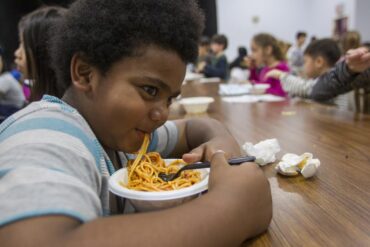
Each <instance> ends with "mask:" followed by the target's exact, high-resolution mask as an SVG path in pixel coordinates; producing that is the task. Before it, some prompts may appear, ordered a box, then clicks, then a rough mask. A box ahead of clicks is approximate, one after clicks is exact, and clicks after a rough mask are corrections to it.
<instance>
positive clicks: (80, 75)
mask: <svg viewBox="0 0 370 247" xmlns="http://www.w3.org/2000/svg"><path fill="white" fill-rule="evenodd" d="M70 70H71V79H72V84H73V86H74V87H75V88H76V89H78V90H81V91H83V92H88V91H90V90H91V89H92V84H91V80H92V74H93V67H92V66H91V64H90V63H88V62H87V60H86V59H85V58H84V57H83V56H82V55H81V54H74V55H73V57H72V59H71V68H70Z"/></svg>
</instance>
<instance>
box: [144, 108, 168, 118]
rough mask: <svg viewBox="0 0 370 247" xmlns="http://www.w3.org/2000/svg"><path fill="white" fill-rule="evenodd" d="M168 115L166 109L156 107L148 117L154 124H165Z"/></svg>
mask: <svg viewBox="0 0 370 247" xmlns="http://www.w3.org/2000/svg"><path fill="white" fill-rule="evenodd" d="M168 114H169V109H168V107H158V108H154V109H153V110H151V111H150V113H149V117H150V119H151V120H153V121H154V122H165V121H167V118H168Z"/></svg>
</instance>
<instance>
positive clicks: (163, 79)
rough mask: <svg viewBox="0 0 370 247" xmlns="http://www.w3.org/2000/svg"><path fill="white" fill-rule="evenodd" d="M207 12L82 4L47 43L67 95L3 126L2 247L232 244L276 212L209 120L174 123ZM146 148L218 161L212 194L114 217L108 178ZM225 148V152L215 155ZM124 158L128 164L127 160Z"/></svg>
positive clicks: (182, 3)
mask: <svg viewBox="0 0 370 247" xmlns="http://www.w3.org/2000/svg"><path fill="white" fill-rule="evenodd" d="M202 25H203V16H202V14H201V13H200V11H199V9H198V7H197V5H196V4H195V2H194V1H189V0H170V1H169V0H150V1H149V0H104V1H101V0H77V1H75V2H74V3H73V4H72V5H71V7H70V9H69V10H68V13H67V15H66V17H65V19H64V20H63V22H62V23H61V25H60V26H59V27H58V29H57V30H55V34H54V40H53V42H52V44H51V54H52V59H53V66H54V68H55V71H56V74H57V77H58V86H59V87H60V89H61V90H64V96H63V97H62V98H61V99H58V98H55V97H52V96H48V95H45V96H44V97H43V99H42V100H41V101H39V102H34V103H32V104H31V105H29V106H28V107H26V108H25V109H23V110H22V111H20V112H18V113H16V114H15V115H13V116H11V117H10V118H8V119H7V120H6V121H5V122H4V123H3V124H2V125H1V127H0V188H1V189H0V242H1V243H2V246H3V247H6V246H62V245H63V246H90V247H91V246H104V245H106V246H122V245H124V246H193V245H198V246H216V245H217V246H234V245H238V244H240V243H241V242H242V241H243V240H244V239H246V238H248V237H251V236H254V235H256V234H258V233H260V232H262V231H264V230H265V229H266V228H267V226H268V224H269V222H270V219H271V213H272V212H271V211H272V209H271V194H270V189H269V185H268V182H267V180H266V178H265V177H264V175H263V173H262V171H261V170H260V169H259V168H258V167H257V166H256V165H255V164H251V163H250V164H244V165H241V166H237V167H236V166H234V167H231V166H229V165H228V164H227V162H226V158H228V157H231V156H238V155H240V153H239V147H238V144H237V143H236V141H235V140H234V139H233V138H232V137H231V136H230V134H229V133H228V132H227V131H226V130H225V129H224V128H223V127H222V125H221V124H220V123H218V122H217V121H215V120H210V119H208V120H207V119H191V120H180V121H174V122H167V117H168V107H169V105H170V103H171V99H172V98H173V97H176V96H177V95H178V94H179V93H180V88H181V83H182V81H183V78H184V74H185V67H186V63H187V62H190V61H193V60H194V59H195V58H196V53H197V43H198V38H199V35H200V33H201V31H202ZM148 133H150V134H151V143H150V146H149V149H150V150H153V151H158V152H160V153H161V155H162V156H169V157H182V158H183V159H184V160H185V161H186V162H194V161H198V160H211V164H212V166H211V173H210V180H209V192H208V193H207V194H205V195H203V196H202V197H200V198H197V199H194V200H192V201H191V202H188V203H185V204H183V205H181V206H179V207H175V208H171V209H166V210H163V211H157V212H151V213H143V214H131V215H122V214H119V215H118V214H116V215H113V212H112V209H113V208H115V206H116V201H115V200H114V198H110V199H112V200H109V197H108V188H107V180H108V178H109V176H110V174H112V173H113V172H114V171H115V170H116V169H119V168H120V167H121V166H122V165H125V164H124V163H125V162H126V160H125V157H124V156H125V155H119V154H118V151H121V152H123V153H132V152H135V151H137V150H138V149H139V148H140V145H141V144H142V142H143V139H144V136H145V135H146V134H148ZM217 150H223V152H221V151H217ZM121 161H122V163H123V164H120V162H121Z"/></svg>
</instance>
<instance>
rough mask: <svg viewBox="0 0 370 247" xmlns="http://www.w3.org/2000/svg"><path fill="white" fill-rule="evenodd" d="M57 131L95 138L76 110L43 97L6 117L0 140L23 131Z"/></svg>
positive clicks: (0, 130) (50, 97)
mask: <svg viewBox="0 0 370 247" xmlns="http://www.w3.org/2000/svg"><path fill="white" fill-rule="evenodd" d="M33 129H34V130H40V129H48V130H59V131H67V132H70V131H72V129H76V130H78V132H82V133H84V134H85V135H87V136H89V137H95V135H94V133H93V132H92V131H91V129H90V127H89V126H88V124H87V122H86V121H85V120H84V119H83V117H82V116H81V115H80V114H79V113H78V111H77V110H76V109H74V108H73V107H71V106H69V105H67V104H66V103H65V102H63V101H62V100H60V99H58V98H56V97H53V96H49V95H45V96H44V97H43V98H42V100H40V101H36V102H33V103H31V104H30V105H28V106H27V107H25V108H23V109H22V110H20V111H18V112H16V113H15V114H13V115H11V116H10V117H8V118H7V119H6V120H5V121H4V122H3V123H2V124H1V125H0V140H1V139H3V138H5V137H6V136H10V135H13V134H16V133H19V132H22V131H24V130H33Z"/></svg>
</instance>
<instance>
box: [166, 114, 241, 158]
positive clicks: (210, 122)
mask: <svg viewBox="0 0 370 247" xmlns="http://www.w3.org/2000/svg"><path fill="white" fill-rule="evenodd" d="M174 122H175V124H176V126H177V129H178V142H177V144H176V146H175V149H174V150H173V152H172V154H171V156H170V157H181V156H182V158H183V159H184V160H185V161H186V162H188V163H192V162H196V161H199V160H210V159H211V157H212V155H213V154H214V153H215V152H216V151H217V150H223V151H224V152H225V153H226V157H227V158H231V157H237V156H240V155H241V150H240V146H239V144H238V143H237V142H236V140H235V139H234V138H233V137H232V136H231V134H230V133H229V132H228V130H227V129H226V128H225V127H224V126H223V125H222V124H221V123H220V122H218V121H217V120H215V119H212V118H192V119H184V120H176V121H174Z"/></svg>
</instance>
